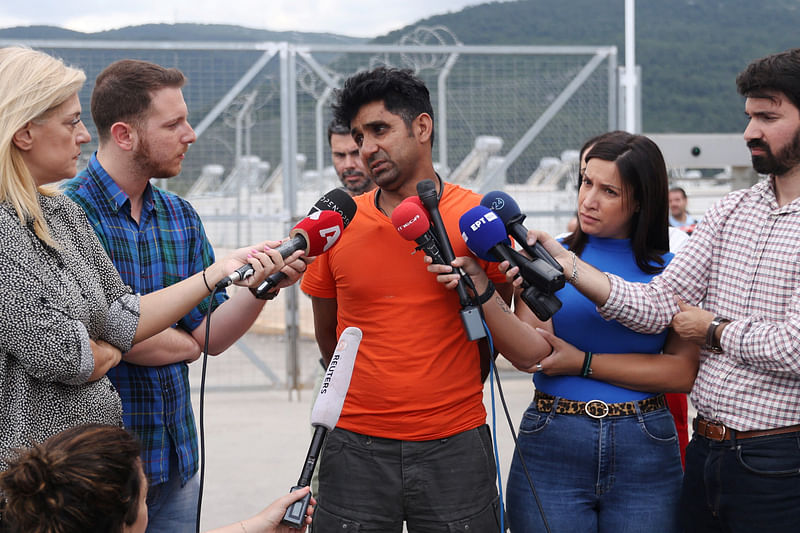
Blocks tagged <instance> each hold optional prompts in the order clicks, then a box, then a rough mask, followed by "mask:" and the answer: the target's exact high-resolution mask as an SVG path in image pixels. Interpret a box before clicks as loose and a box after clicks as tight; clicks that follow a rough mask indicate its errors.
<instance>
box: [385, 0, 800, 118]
mask: <svg viewBox="0 0 800 533" xmlns="http://www.w3.org/2000/svg"><path fill="white" fill-rule="evenodd" d="M624 4H625V3H624V0H603V1H597V0H561V1H559V2H554V1H552V0H519V1H512V2H491V3H487V4H481V5H478V6H473V7H468V8H465V9H463V10H461V11H459V12H457V13H448V14H444V15H438V16H435V17H430V18H427V19H424V20H421V21H419V22H418V23H416V24H414V25H412V26H409V27H406V28H402V29H400V30H397V31H396V32H392V33H390V34H388V35H386V36H384V37H381V38H379V39H376V40H375V42H380V43H389V42H395V41H396V40H397V39H398V38H399V37H400V35H402V34H405V33H407V32H409V31H410V30H411V29H412V28H413V27H414V26H419V25H422V26H434V25H444V26H446V27H447V28H449V29H450V30H451V31H452V32H453V33H454V34H455V35H456V36H457V37H458V39H459V40H460V41H461V42H463V43H464V44H519V45H558V44H560V45H616V46H617V47H618V49H619V59H620V64H623V63H624V57H625V48H624V44H625V43H624V34H625V24H624V11H625V9H624V7H625V6H624ZM799 27H800V3H798V2H797V1H796V0H762V1H760V2H752V1H749V0H639V1H637V2H636V62H637V64H639V65H640V66H641V67H642V106H643V112H642V114H643V129H644V130H645V131H648V132H654V133H655V132H737V131H740V130H741V129H742V128H743V123H744V119H743V106H742V99H741V97H740V96H738V95H737V93H736V85H735V82H734V80H735V77H736V74H737V73H738V72H740V71H741V70H742V69H744V67H745V66H746V65H747V63H748V62H750V61H751V60H752V59H755V58H757V57H761V56H764V55H767V54H770V53H774V52H779V51H781V50H786V49H788V48H792V47H797V46H800V39H798V37H800V33H799V32H798V28H799Z"/></svg>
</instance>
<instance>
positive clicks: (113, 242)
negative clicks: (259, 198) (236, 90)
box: [65, 60, 304, 533]
mask: <svg viewBox="0 0 800 533" xmlns="http://www.w3.org/2000/svg"><path fill="white" fill-rule="evenodd" d="M184 82H185V78H184V76H183V74H182V73H181V72H180V71H179V70H177V69H165V68H163V67H160V66H158V65H155V64H153V63H148V62H144V61H133V60H122V61H117V62H115V63H113V64H111V65H109V66H108V67H107V68H106V69H105V70H104V71H103V72H101V73H100V75H99V76H98V77H97V80H96V83H95V87H94V90H93V92H92V101H91V110H92V118H93V120H94V123H95V126H96V127H97V131H98V136H99V138H100V146H99V148H98V150H97V153H95V154H94V155H93V156H92V158H91V160H90V161H89V165H88V167H87V168H86V169H85V170H84V171H83V172H81V173H80V174H79V175H78V176H76V177H75V178H73V179H72V180H70V181H69V182H68V183H67V185H66V190H65V192H66V194H67V195H68V196H69V197H70V198H72V199H73V200H74V201H75V202H77V203H78V204H79V205H80V206H81V207H82V208H83V209H84V211H86V214H87V216H88V218H89V221H90V223H91V224H92V226H93V227H94V230H95V232H96V233H97V236H98V237H99V239H100V242H101V243H102V244H103V247H104V248H105V249H106V251H107V252H108V255H109V256H110V257H111V260H112V261H113V262H114V265H115V266H116V267H117V270H119V273H120V275H121V276H122V279H123V281H124V282H125V283H126V284H128V285H129V286H130V287H132V288H133V290H134V291H135V292H138V293H141V294H146V293H149V292H152V291H155V290H158V289H160V288H162V287H165V286H168V285H171V284H173V283H175V282H177V281H180V280H182V279H184V278H186V277H188V276H191V275H192V274H195V273H197V272H199V271H202V270H203V269H204V268H205V267H206V266H207V265H209V264H211V263H212V262H213V260H214V251H213V249H212V247H211V245H210V243H209V242H208V239H207V238H206V234H205V231H204V230H203V225H202V223H201V221H200V218H199V216H198V214H197V213H196V212H195V210H194V208H192V206H191V205H190V204H189V203H188V202H187V201H186V200H183V199H182V198H180V197H179V196H177V195H175V194H171V193H168V192H166V191H163V190H160V189H158V188H156V187H153V186H152V185H151V184H150V179H151V178H169V177H172V176H175V175H177V174H178V173H179V172H180V171H181V165H182V162H183V158H184V155H185V154H186V151H187V150H188V149H189V145H190V144H191V143H193V142H194V141H195V139H196V136H195V133H194V130H192V127H191V126H190V125H189V122H188V121H187V114H188V111H187V108H186V103H185V102H184V99H183V94H182V91H181V87H182V86H183V84H184ZM300 268H301V269H302V268H304V267H302V266H300ZM284 272H286V273H288V274H289V281H288V282H284V283H291V282H294V281H296V280H297V279H298V277H299V276H300V272H299V271H297V270H292V269H291V268H285V269H284ZM274 294H276V292H273V293H271V296H274ZM267 299H271V298H267ZM209 305H212V307H213V308H214V309H215V311H214V319H213V321H212V327H211V334H210V340H209V350H208V351H209V353H210V354H212V355H215V354H218V353H220V352H222V351H224V350H225V349H226V348H228V347H229V346H230V345H231V344H233V343H234V342H235V341H236V339H238V338H239V337H240V336H241V335H243V334H244V333H245V332H246V331H247V330H248V329H249V327H250V326H251V325H252V323H253V322H254V321H255V319H256V318H257V317H258V314H259V313H260V311H261V309H262V307H263V306H264V299H256V298H255V297H254V296H253V294H251V293H250V292H248V291H239V292H237V293H236V294H235V295H234V296H233V297H232V298H230V299H228V296H227V295H226V294H225V292H224V291H220V292H218V293H217V295H216V297H215V300H214V301H213V302H210V300H209V299H206V300H205V301H204V302H203V303H202V304H201V305H199V306H198V307H196V308H195V309H194V310H192V312H191V313H189V314H188V315H187V316H185V317H184V318H183V319H182V320H181V321H180V322H178V323H177V324H175V326H174V327H172V328H169V329H166V330H164V331H162V332H161V333H159V334H157V335H155V336H154V337H152V338H150V339H148V340H146V341H143V342H141V343H138V344H136V345H134V347H133V348H132V349H131V350H130V351H129V352H127V353H125V354H124V355H123V358H122V362H121V363H120V364H119V365H118V366H117V367H116V368H113V369H111V370H110V371H109V373H108V377H109V378H111V381H112V382H113V384H114V385H115V386H116V388H117V390H118V392H119V394H120V396H121V397H122V405H123V419H124V424H125V426H126V427H127V428H129V429H131V430H133V431H134V432H135V433H136V434H137V436H138V437H139V439H140V440H141V442H142V463H143V466H144V469H145V472H146V473H147V476H148V481H149V484H150V487H149V490H148V495H147V505H148V509H149V523H150V525H149V526H148V531H164V532H170V533H175V532H181V531H186V532H190V531H195V516H196V508H197V495H198V489H199V481H198V479H197V476H196V475H195V474H196V473H197V470H198V452H197V431H196V428H195V423H194V414H193V412H192V405H191V398H190V392H189V379H188V367H187V363H190V362H192V361H194V360H195V359H197V358H198V357H199V356H200V354H201V350H202V348H203V341H204V338H205V324H206V321H205V316H206V311H207V309H208V306H209Z"/></svg>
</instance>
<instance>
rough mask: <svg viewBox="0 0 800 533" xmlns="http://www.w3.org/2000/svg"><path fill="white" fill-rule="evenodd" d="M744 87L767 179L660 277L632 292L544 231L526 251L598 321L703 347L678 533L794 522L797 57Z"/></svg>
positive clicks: (799, 383) (718, 211)
mask: <svg viewBox="0 0 800 533" xmlns="http://www.w3.org/2000/svg"><path fill="white" fill-rule="evenodd" d="M736 85H737V88H738V91H739V93H740V94H741V95H742V96H744V97H745V99H746V100H745V113H746V114H747V116H748V117H749V122H748V125H747V128H745V131H744V138H745V140H746V141H747V146H748V147H749V148H750V154H751V158H752V162H753V168H754V169H755V170H756V171H757V172H758V173H760V174H766V175H768V178H767V179H765V180H763V181H761V182H759V183H757V184H755V185H753V186H752V187H751V188H749V189H743V190H738V191H734V192H732V193H730V194H728V195H727V196H725V197H724V198H723V199H721V200H720V201H718V202H717V203H716V204H715V205H714V206H712V207H711V208H710V209H709V210H707V211H706V213H705V215H704V216H703V220H702V221H701V222H700V223H699V224H698V225H697V228H696V229H695V231H694V233H693V234H692V238H691V239H689V240H688V241H687V243H686V244H685V245H684V247H683V248H681V250H680V251H679V252H678V253H677V255H676V256H675V258H674V259H673V260H672V262H671V263H670V264H669V265H668V266H667V268H666V269H665V270H664V272H663V273H662V274H660V275H658V276H656V277H655V278H653V280H652V281H651V282H649V283H647V284H634V283H629V282H626V281H623V280H622V279H620V278H619V277H617V276H615V275H613V274H610V273H604V272H600V271H599V270H597V269H595V268H593V267H592V266H590V265H589V264H587V263H585V262H583V261H581V260H580V259H578V260H577V261H576V260H575V258H574V257H573V256H571V254H570V253H569V252H568V251H566V250H565V249H564V248H563V247H562V246H561V245H560V244H559V243H558V242H557V241H555V240H553V239H552V238H551V237H550V236H548V235H547V234H546V233H544V232H540V231H531V232H530V233H529V242H535V241H536V240H539V241H541V242H542V244H543V245H544V246H545V247H546V248H547V249H548V250H549V251H550V253H551V254H552V255H553V256H554V257H555V258H556V259H557V260H558V261H559V262H560V263H561V265H562V266H563V267H564V268H565V269H568V270H567V271H571V272H574V273H575V274H574V275H573V276H572V278H571V283H572V284H573V285H574V286H575V288H577V289H578V290H579V291H580V292H582V293H583V294H585V295H586V296H587V297H588V298H589V299H590V300H592V301H593V302H594V303H595V304H596V305H598V306H599V310H600V313H601V314H602V315H603V316H604V317H606V318H609V319H611V318H613V319H616V320H619V321H620V322H622V323H623V324H626V325H627V326H629V327H631V328H633V329H635V330H636V331H640V332H644V333H653V332H657V331H660V330H663V329H664V328H666V327H667V326H672V328H673V329H674V330H675V331H676V332H677V333H678V334H679V335H680V336H681V337H682V338H684V339H687V340H690V341H692V342H694V343H695V344H697V345H699V346H702V355H701V361H700V367H699V370H698V372H697V379H696V380H695V382H694V386H693V388H692V392H691V396H690V397H691V400H692V404H693V405H694V406H695V408H696V409H697V413H698V416H697V418H696V419H695V420H694V434H693V436H692V440H691V442H690V443H689V446H688V447H687V448H686V474H685V476H684V482H683V489H682V494H681V518H682V522H683V523H682V526H683V528H684V530H685V531H687V532H698V533H699V532H723V531H724V532H734V533H738V532H741V533H744V532H748V533H749V532H754V531H769V532H770V533H784V532H786V533H788V532H795V531H797V527H798V524H800V506H798V505H797V502H798V501H799V500H800V453H799V452H798V449H799V448H798V442H800V357H798V354H800V263H799V262H798V261H797V257H798V253H800V233H798V228H800V48H795V49H792V50H787V51H785V52H781V53H777V54H774V55H771V56H767V57H764V58H761V59H757V60H755V61H753V62H752V63H751V64H750V65H749V66H748V67H747V68H746V69H745V70H744V71H743V72H742V73H740V74H739V76H738V77H737V78H736ZM513 272H514V269H511V270H509V271H508V274H513ZM700 304H702V308H701V307H699V306H700Z"/></svg>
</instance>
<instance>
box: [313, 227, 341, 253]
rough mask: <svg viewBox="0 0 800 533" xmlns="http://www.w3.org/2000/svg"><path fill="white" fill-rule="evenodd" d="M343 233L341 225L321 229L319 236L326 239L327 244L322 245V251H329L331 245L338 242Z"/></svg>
mask: <svg viewBox="0 0 800 533" xmlns="http://www.w3.org/2000/svg"><path fill="white" fill-rule="evenodd" d="M341 235H342V229H341V228H340V227H339V226H331V227H330V228H323V229H321V230H319V236H320V237H322V238H323V239H325V246H323V247H322V251H323V252H327V251H328V249H329V248H330V247H331V246H333V245H334V244H336V241H338V240H339V237H340V236H341Z"/></svg>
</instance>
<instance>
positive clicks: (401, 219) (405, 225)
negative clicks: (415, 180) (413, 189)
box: [392, 196, 431, 241]
mask: <svg viewBox="0 0 800 533" xmlns="http://www.w3.org/2000/svg"><path fill="white" fill-rule="evenodd" d="M412 198H413V199H415V200H416V201H414V200H412ZM392 224H394V227H395V228H397V232H398V233H399V234H400V236H401V237H403V238H404V239H405V240H407V241H414V240H416V239H418V238H420V237H422V236H423V235H424V234H425V232H426V231H429V230H430V229H431V222H430V220H428V214H427V212H426V211H425V209H424V208H423V207H422V205H421V204H420V203H419V198H418V197H416V196H410V197H408V198H406V199H405V200H403V201H402V202H400V205H398V206H397V207H395V208H394V211H392Z"/></svg>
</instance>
